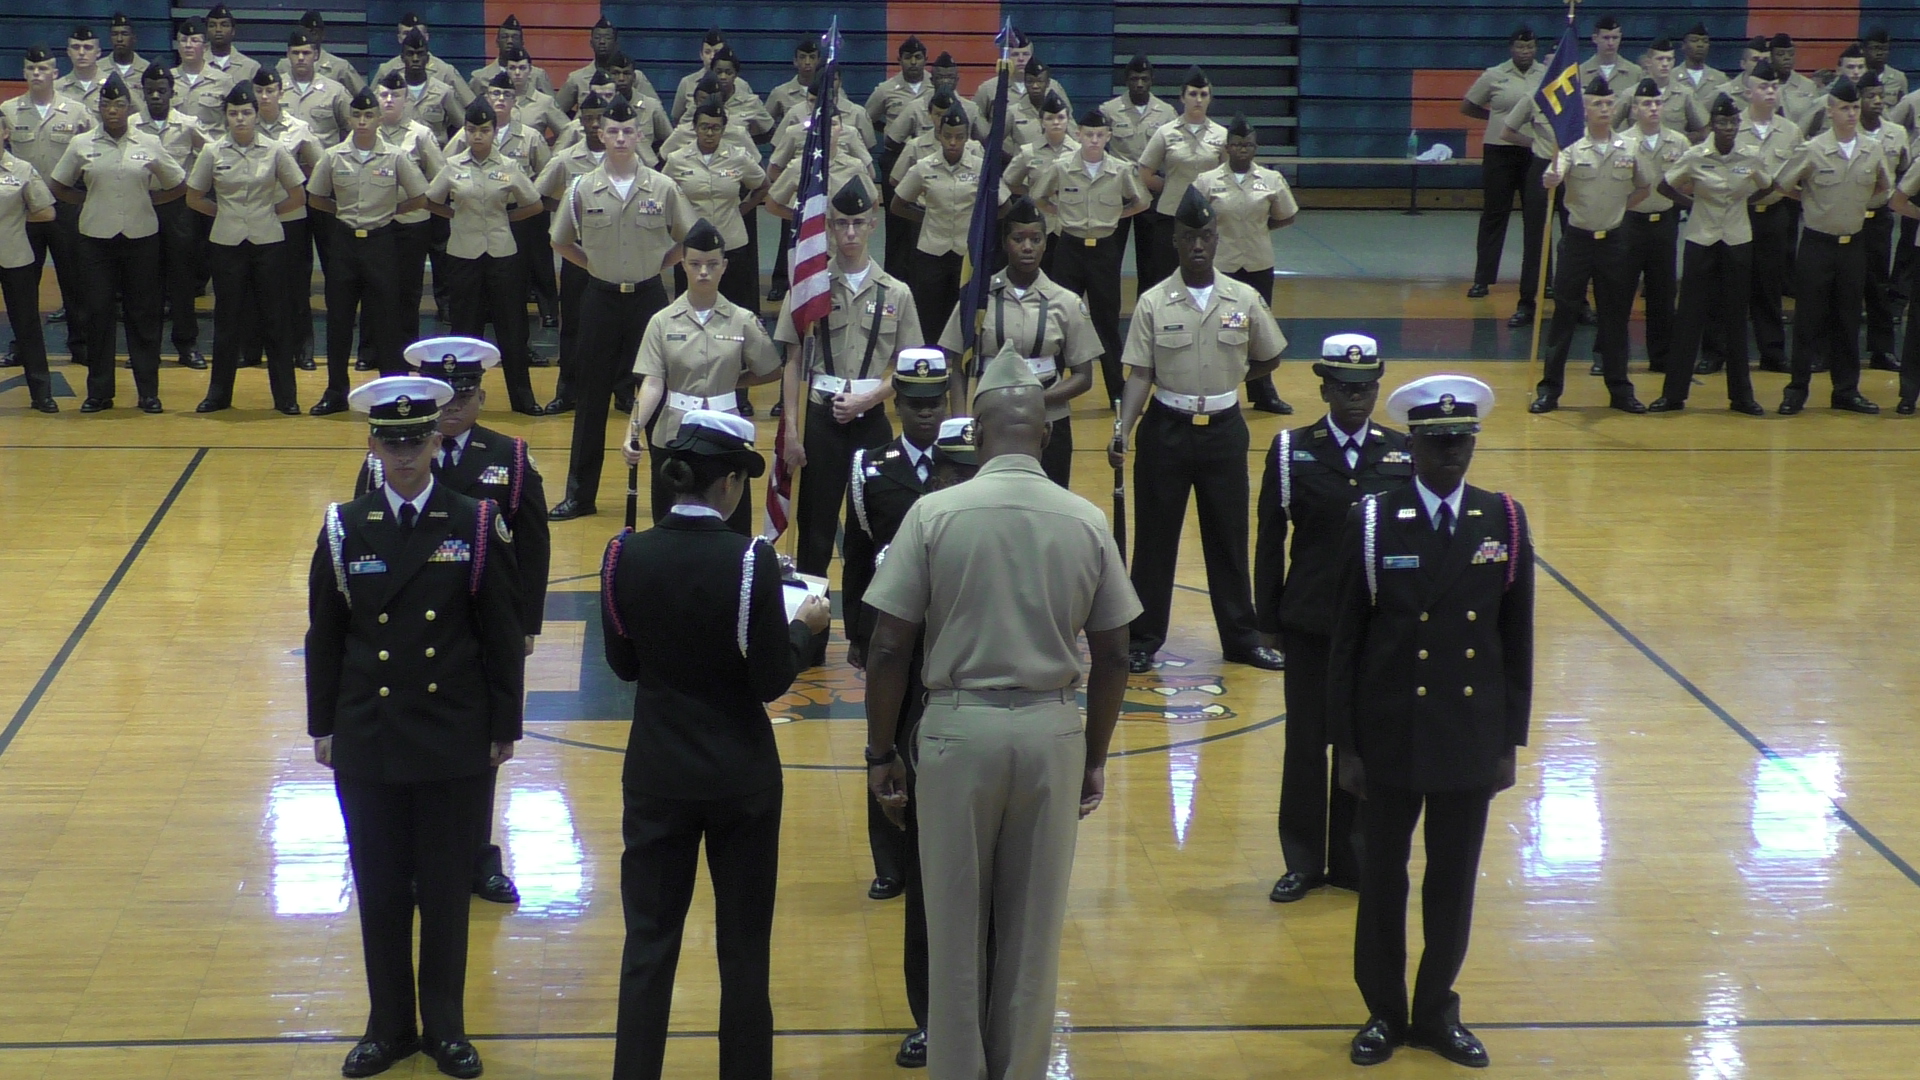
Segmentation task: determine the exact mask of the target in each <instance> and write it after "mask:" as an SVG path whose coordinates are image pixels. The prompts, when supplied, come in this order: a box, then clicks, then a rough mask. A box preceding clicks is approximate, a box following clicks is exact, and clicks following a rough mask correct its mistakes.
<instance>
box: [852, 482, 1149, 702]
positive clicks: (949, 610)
mask: <svg viewBox="0 0 1920 1080" xmlns="http://www.w3.org/2000/svg"><path fill="white" fill-rule="evenodd" d="M864 599H865V601H866V603H867V604H868V606H870V607H873V608H875V609H877V610H880V611H884V612H886V613H887V614H889V615H892V616H894V617H895V618H899V619H905V620H906V621H908V622H911V623H920V622H925V623H926V660H925V664H924V667H923V669H922V677H923V678H924V680H925V683H926V686H927V688H928V689H930V690H1066V689H1069V688H1072V687H1075V686H1078V685H1079V684H1080V646H1079V642H1078V638H1079V635H1080V632H1081V630H1082V629H1085V630H1089V631H1093V632H1096V633H1097V632H1101V631H1107V630H1117V629H1119V628H1120V627H1123V626H1126V625H1127V624H1128V623H1130V622H1132V621H1133V620H1134V618H1135V617H1136V616H1138V615H1139V614H1140V612H1141V607H1140V600H1139V598H1138V597H1137V596H1136V595H1134V591H1133V583H1132V582H1131V581H1129V580H1128V579H1127V567H1126V563H1125V562H1124V561H1123V560H1122V559H1121V557H1120V549H1119V547H1118V546H1117V545H1115V544H1114V542H1113V532H1112V530H1111V529H1109V528H1108V526H1107V517H1106V514H1104V513H1103V512H1101V511H1100V510H1099V508H1097V507H1095V506H1094V505H1093V504H1092V503H1090V502H1088V501H1087V500H1085V499H1083V498H1081V497H1080V496H1078V495H1075V494H1074V493H1072V492H1071V491H1068V490H1066V489H1065V488H1062V487H1060V486H1059V485H1058V484H1055V483H1053V482H1052V481H1051V480H1048V479H1047V474H1046V473H1044V472H1042V471H1041V469H1040V462H1039V461H1038V460H1037V459H1035V458H1031V457H1027V456H1025V455H1023V454H1008V455H1004V456H1002V457H997V458H994V459H993V460H991V461H989V462H987V463H986V464H985V465H982V466H981V467H980V471H979V473H977V474H975V476H974V478H973V479H971V480H969V481H967V482H966V483H964V484H959V485H956V486H954V487H951V488H947V489H946V490H944V491H936V492H933V493H931V494H928V495H923V496H921V498H920V499H919V500H918V501H917V502H915V503H914V504H913V506H912V508H911V509H909V510H908V511H907V516H906V520H905V521H903V522H901V524H900V530H899V531H898V532H896V533H895V534H894V537H893V544H892V545H891V546H889V547H888V548H887V558H886V561H885V562H883V563H881V564H880V568H879V569H878V570H877V571H876V572H875V573H874V578H873V583H872V584H871V585H869V586H868V587H867V592H866V596H865V598H864ZM1058 734H1061V735H1063V736H1067V735H1071V734H1073V733H1072V732H1060V733H1058Z"/></svg>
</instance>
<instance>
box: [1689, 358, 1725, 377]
mask: <svg viewBox="0 0 1920 1080" xmlns="http://www.w3.org/2000/svg"><path fill="white" fill-rule="evenodd" d="M1720 367H1721V365H1719V364H1716V363H1714V362H1713V361H1712V360H1708V359H1707V358H1705V357H1701V358H1700V362H1699V363H1697V364H1695V365H1693V373H1694V374H1695V375H1712V374H1715V373H1716V372H1718V371H1719V370H1720Z"/></svg>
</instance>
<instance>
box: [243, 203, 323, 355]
mask: <svg viewBox="0 0 1920 1080" xmlns="http://www.w3.org/2000/svg"><path fill="white" fill-rule="evenodd" d="M335 220H336V219H335V218H334V216H333V215H332V214H321V213H319V212H318V211H315V210H308V211H307V216H306V217H303V218H296V219H294V220H293V221H283V222H281V223H280V227H281V228H282V229H284V230H285V231H286V235H287V240H286V243H287V253H286V256H285V257H284V258H283V259H282V263H283V265H284V269H283V270H282V271H281V274H282V280H283V281H284V282H285V288H283V289H281V290H280V298H281V303H282V304H283V305H284V306H285V308H286V312H287V324H286V331H285V333H286V338H287V344H288V345H289V346H290V347H291V348H292V349H293V355H294V357H295V358H297V359H303V360H311V359H313V248H314V243H315V241H314V238H313V234H314V233H315V232H321V231H324V232H332V231H333V226H334V222H335ZM328 242H329V243H330V242H331V241H328ZM325 276H326V268H325V267H324V266H323V267H322V268H321V277H322V278H323V279H324V278H325ZM261 344H264V340H262V341H261V342H259V343H256V344H254V345H253V346H251V347H250V348H249V349H248V350H247V356H248V359H253V358H256V357H258V356H259V355H260V345H261Z"/></svg>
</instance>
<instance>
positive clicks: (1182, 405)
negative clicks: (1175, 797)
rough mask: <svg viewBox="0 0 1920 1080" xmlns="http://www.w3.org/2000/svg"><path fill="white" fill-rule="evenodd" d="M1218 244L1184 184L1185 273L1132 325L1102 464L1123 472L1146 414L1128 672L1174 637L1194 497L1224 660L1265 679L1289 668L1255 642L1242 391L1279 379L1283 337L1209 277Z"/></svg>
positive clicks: (1178, 239)
mask: <svg viewBox="0 0 1920 1080" xmlns="http://www.w3.org/2000/svg"><path fill="white" fill-rule="evenodd" d="M1219 243H1220V234H1219V231H1218V228H1217V226H1216V225H1215V221H1214V214H1213V208H1212V207H1211V206H1210V205H1208V203H1207V198H1206V196H1205V195H1203V194H1201V193H1200V191H1199V190H1198V189H1197V188H1194V187H1193V186H1191V185H1189V186H1188V188H1187V193H1186V194H1185V195H1182V196H1181V199H1180V206H1179V208H1178V212H1177V214H1176V216H1175V221H1174V234H1173V248H1174V251H1175V253H1176V254H1178V255H1179V260H1180V269H1179V270H1178V271H1176V273H1175V274H1174V275H1173V276H1169V277H1167V278H1165V279H1164V280H1162V281H1159V282H1156V283H1155V284H1153V285H1151V286H1149V287H1148V288H1146V289H1145V290H1143V291H1142V292H1141V293H1140V299H1139V301H1138V302H1137V303H1136V304H1135V306H1134V309H1133V322H1132V323H1131V324H1130V325H1129V326H1128V328H1127V345H1126V352H1125V354H1124V356H1123V357H1122V359H1123V361H1124V362H1125V363H1126V365H1127V367H1129V368H1131V369H1132V370H1131V371H1129V372H1128V373H1127V389H1126V396H1125V397H1122V398H1121V399H1120V423H1119V427H1118V430H1117V431H1116V433H1115V435H1114V439H1113V445H1112V446H1111V447H1110V448H1108V450H1107V459H1108V461H1109V462H1110V463H1111V464H1112V465H1113V467H1114V468H1116V469H1118V468H1122V467H1124V466H1125V465H1126V461H1127V438H1128V436H1129V435H1130V434H1131V433H1132V431H1133V425H1134V421H1136V420H1140V416H1141V412H1142V410H1144V411H1145V413H1146V418H1145V420H1143V421H1141V424H1140V456H1139V458H1138V459H1137V460H1136V461H1135V462H1134V467H1133V486H1134V515H1133V519H1134V541H1133V562H1132V564H1131V565H1132V567H1133V587H1134V589H1135V590H1136V591H1137V592H1138V593H1139V594H1140V602H1141V603H1142V604H1144V605H1146V610H1145V612H1144V613H1142V614H1141V616H1140V617H1139V618H1138V619H1135V620H1134V623H1133V630H1132V634H1131V639H1130V642H1129V644H1128V646H1127V648H1128V653H1129V654H1128V657H1127V668H1128V670H1130V671H1132V672H1134V673H1135V674H1141V675H1144V674H1146V673H1147V672H1149V671H1152V670H1153V657H1154V654H1155V653H1157V652H1159V651H1160V647H1161V646H1162V645H1165V644H1166V641H1167V624H1168V621H1169V617H1170V615H1171V612H1172V606H1173V572H1174V567H1175V566H1176V565H1177V564H1178V560H1179V557H1180V532H1181V529H1182V528H1183V527H1184V526H1185V524H1186V519H1187V496H1188V493H1189V492H1191V493H1193V494H1194V496H1195V497H1196V498H1197V499H1198V501H1199V511H1200V547H1201V550H1202V552H1203V553H1204V554H1205V556H1206V566H1207V591H1208V592H1209V593H1210V594H1211V595H1212V599H1213V622H1214V626H1215V628H1216V629H1217V630H1218V631H1219V634H1220V651H1221V653H1222V654H1223V658H1224V659H1225V660H1226V661H1227V662H1228V663H1234V664H1248V665H1251V666H1253V667H1257V668H1260V669H1262V670H1265V671H1279V670H1280V669H1281V667H1282V666H1284V661H1283V660H1282V659H1281V657H1280V654H1279V653H1278V652H1275V651H1274V650H1273V649H1271V648H1268V647H1267V646H1265V645H1262V644H1261V643H1260V632H1259V627H1258V624H1257V623H1256V621H1255V617H1254V607H1253V586H1252V583H1251V582H1249V581H1248V579H1247V422H1246V419H1245V418H1244V417H1242V416H1241V415H1240V384H1241V383H1243V382H1246V381H1247V379H1248V378H1250V377H1252V376H1256V375H1265V374H1267V373H1268V372H1270V371H1272V370H1273V369H1274V367H1275V366H1277V365H1278V364H1279V363H1280V352H1281V350H1282V349H1285V348H1286V347H1287V339H1286V335H1284V334H1282V333H1281V332H1280V328H1279V327H1278V326H1276V325H1274V321H1273V314H1272V313H1271V312H1269V311H1268V310H1267V305H1266V303H1265V302H1264V301H1263V300H1261V299H1260V294H1259V293H1257V292H1255V291H1253V287H1252V286H1251V285H1246V284H1242V283H1241V282H1238V281H1235V280H1233V279H1232V278H1230V277H1227V276H1226V275H1224V274H1217V273H1215V272H1214V268H1213V260H1214V254H1215V250H1216V249H1217V248H1218V246H1219ZM1149 395H1151V397H1152V399H1153V402H1152V404H1151V405H1149V404H1148V402H1147V399H1148V397H1149Z"/></svg>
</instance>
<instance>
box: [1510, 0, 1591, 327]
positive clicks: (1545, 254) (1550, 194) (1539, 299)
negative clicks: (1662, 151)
mask: <svg viewBox="0 0 1920 1080" xmlns="http://www.w3.org/2000/svg"><path fill="white" fill-rule="evenodd" d="M1579 5H1580V0H1567V25H1568V26H1572V25H1573V12H1574V9H1575V8H1576V7H1578V6H1579ZM1556 62H1557V59H1556ZM1575 77H1576V78H1578V76H1575ZM1581 123H1582V124H1585V123H1586V120H1585V119H1584V118H1582V120H1581ZM1559 164H1560V136H1559V135H1558V134H1557V133H1556V134H1555V135H1554V138H1553V162H1552V164H1551V165H1549V166H1548V167H1549V168H1554V167H1557V166H1558V165H1559ZM1562 180H1563V182H1564V178H1562ZM1559 194H1560V186H1559V185H1558V184H1555V185H1554V186H1553V187H1550V188H1548V189H1547V220H1546V223H1545V224H1544V226H1543V227H1542V228H1541V230H1540V233H1541V236H1540V277H1539V280H1537V281H1535V282H1534V283H1533V344H1532V345H1530V346H1529V347H1528V348H1527V363H1528V364H1532V363H1533V362H1535V361H1536V360H1539V359H1540V326H1541V323H1542V322H1543V321H1544V320H1545V317H1546V310H1547V275H1548V273H1549V268H1550V267H1551V266H1552V265H1553V206H1554V203H1555V202H1556V201H1558V196H1559ZM1523 213H1524V211H1523ZM1553 303H1554V306H1555V307H1556V308H1557V307H1558V306H1559V305H1560V304H1561V303H1562V301H1561V299H1560V298H1559V297H1557V296H1556V297H1554V300H1553Z"/></svg>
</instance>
